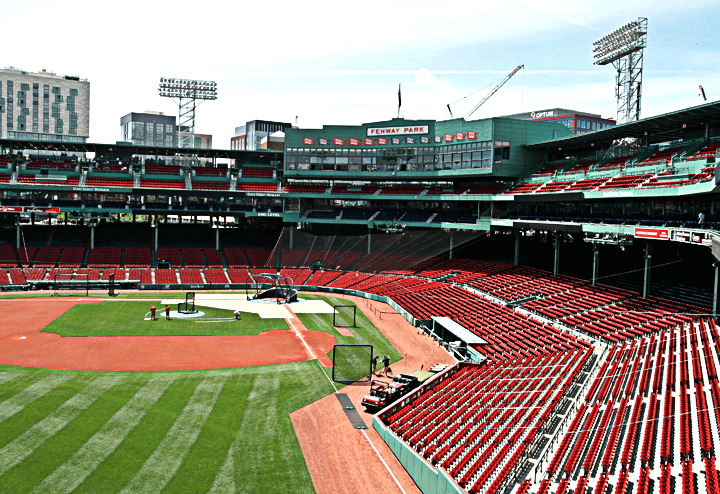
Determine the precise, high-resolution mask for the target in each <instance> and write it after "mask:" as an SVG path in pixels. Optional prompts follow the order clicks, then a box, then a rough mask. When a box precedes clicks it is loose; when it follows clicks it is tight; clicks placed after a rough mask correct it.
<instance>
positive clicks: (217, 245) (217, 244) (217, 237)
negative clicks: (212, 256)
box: [215, 218, 220, 250]
mask: <svg viewBox="0 0 720 494" xmlns="http://www.w3.org/2000/svg"><path fill="white" fill-rule="evenodd" d="M219 219H220V218H218V220H219ZM215 250H220V224H219V222H218V225H217V228H215Z"/></svg>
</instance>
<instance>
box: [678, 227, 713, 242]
mask: <svg viewBox="0 0 720 494" xmlns="http://www.w3.org/2000/svg"><path fill="white" fill-rule="evenodd" d="M670 240H674V241H676V242H685V243H688V244H700V245H712V235H711V234H710V232H697V231H693V230H672V231H671V232H670Z"/></svg>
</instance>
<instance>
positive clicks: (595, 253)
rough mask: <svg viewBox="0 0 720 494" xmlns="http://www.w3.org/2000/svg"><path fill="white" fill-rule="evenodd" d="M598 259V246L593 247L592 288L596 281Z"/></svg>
mask: <svg viewBox="0 0 720 494" xmlns="http://www.w3.org/2000/svg"><path fill="white" fill-rule="evenodd" d="M599 258H600V251H599V250H598V245H597V244H594V245H593V277H592V286H595V282H596V281H597V275H598V260H599Z"/></svg>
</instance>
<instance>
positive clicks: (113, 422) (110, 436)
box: [33, 377, 173, 494]
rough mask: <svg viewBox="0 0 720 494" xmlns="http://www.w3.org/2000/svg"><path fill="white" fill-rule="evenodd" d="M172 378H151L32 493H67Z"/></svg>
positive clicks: (115, 442)
mask: <svg viewBox="0 0 720 494" xmlns="http://www.w3.org/2000/svg"><path fill="white" fill-rule="evenodd" d="M172 381H173V378H169V377H162V378H151V379H150V381H149V382H148V383H147V384H146V385H145V386H144V387H143V388H141V389H140V390H139V391H138V392H137V393H136V394H135V396H133V397H132V398H131V399H130V401H128V402H127V403H126V404H125V406H123V407H122V408H121V409H120V410H118V411H117V412H116V413H115V415H113V416H112V418H110V420H108V421H107V422H106V423H105V425H103V426H102V428H101V429H100V430H99V431H98V432H96V433H95V435H93V436H92V437H91V438H90V439H89V440H88V442H86V443H85V444H83V445H82V446H81V447H80V449H79V450H77V451H76V452H75V454H73V455H72V456H71V457H70V458H69V459H68V461H66V462H65V463H63V464H62V465H60V467H58V469H57V470H55V471H54V472H53V473H52V474H51V475H49V476H47V477H45V479H44V480H43V481H42V482H41V483H40V485H38V486H37V487H36V488H35V489H34V490H33V494H60V493H68V492H71V491H72V490H73V489H74V488H75V487H77V486H78V485H79V484H80V483H81V482H82V481H83V479H85V477H87V476H88V475H89V474H90V472H92V471H93V470H94V469H95V468H96V467H97V466H98V465H99V464H100V463H101V462H102V461H103V459H105V458H106V457H107V456H108V455H109V454H110V453H112V451H113V450H114V449H115V448H116V447H117V446H118V445H119V444H120V443H121V442H122V440H123V439H124V438H125V436H126V435H127V434H128V432H130V430H132V428H133V427H135V426H136V425H137V424H138V423H139V422H140V420H141V419H142V418H143V416H144V415H145V413H146V412H147V411H148V409H150V408H151V407H152V406H153V405H154V404H155V403H156V402H157V401H158V399H159V398H160V397H161V396H162V395H163V393H164V392H165V390H166V389H167V388H168V386H169V385H170V384H171V383H172Z"/></svg>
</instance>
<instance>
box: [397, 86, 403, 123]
mask: <svg viewBox="0 0 720 494" xmlns="http://www.w3.org/2000/svg"><path fill="white" fill-rule="evenodd" d="M400 87H401V85H400V84H398V116H397V117H398V118H400V107H401V106H402V96H401V93H400Z"/></svg>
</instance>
